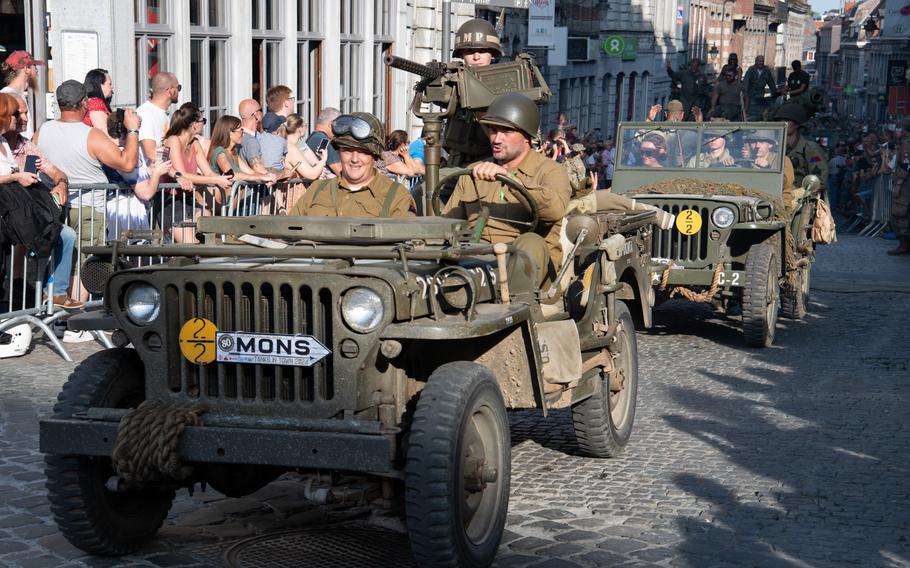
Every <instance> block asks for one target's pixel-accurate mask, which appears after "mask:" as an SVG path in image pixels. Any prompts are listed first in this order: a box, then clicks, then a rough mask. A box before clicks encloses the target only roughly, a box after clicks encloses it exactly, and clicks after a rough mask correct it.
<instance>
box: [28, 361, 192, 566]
mask: <svg viewBox="0 0 910 568" xmlns="http://www.w3.org/2000/svg"><path fill="white" fill-rule="evenodd" d="M144 377H145V372H144V367H143V365H142V360H141V359H140V358H139V355H138V354H137V353H136V351H135V350H133V349H124V348H119V349H108V350H106V351H101V352H99V353H95V354H94V355H92V356H90V357H89V358H88V359H86V360H85V361H84V362H82V363H81V364H80V365H79V366H78V367H76V369H75V370H74V371H73V373H72V374H71V375H70V377H69V379H68V380H67V382H66V383H65V384H64V385H63V390H62V391H61V392H60V395H59V396H58V397H57V404H55V405H54V414H53V416H54V418H71V417H72V416H73V415H74V414H76V413H79V412H84V411H85V410H86V409H88V408H89V407H102V408H133V407H136V406H138V405H139V404H140V403H141V402H142V400H143V398H144V396H145V389H144ZM44 471H45V475H46V476H47V482H46V485H45V486H46V487H47V493H48V500H49V501H50V506H51V512H53V514H54V520H55V521H56V523H57V526H58V527H59V528H60V532H62V533H63V536H65V537H66V539H67V540H68V541H69V542H70V543H71V544H72V545H73V546H75V547H77V548H79V549H82V550H84V551H86V552H88V553H90V554H96V555H99V556H122V555H124V554H128V553H130V552H133V551H135V550H137V549H139V548H140V547H142V546H143V545H145V544H146V543H147V542H148V541H149V540H151V539H152V538H153V537H154V536H155V534H156V533H157V532H158V529H159V528H160V527H161V524H162V523H163V522H164V519H165V518H166V517H167V514H168V511H170V509H171V503H172V502H173V500H174V491H173V490H170V489H168V490H158V489H143V490H139V491H129V492H121V493H114V492H112V491H109V490H108V489H107V486H106V482H107V480H108V479H109V478H110V477H111V476H112V475H114V470H113V467H112V465H111V460H110V458H108V457H103V458H102V457H95V456H64V455H48V456H46V457H45V469H44Z"/></svg>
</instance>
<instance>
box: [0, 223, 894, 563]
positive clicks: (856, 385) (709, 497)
mask: <svg viewBox="0 0 910 568" xmlns="http://www.w3.org/2000/svg"><path fill="white" fill-rule="evenodd" d="M891 246H893V245H892V243H887V242H884V241H879V240H871V239H860V238H858V237H849V236H847V237H841V240H840V242H838V243H837V244H835V245H832V246H829V247H826V248H822V250H821V251H820V254H819V262H818V264H817V265H816V267H815V268H816V270H814V271H813V278H812V286H813V293H812V302H811V307H810V315H809V316H808V317H807V319H806V320H804V321H802V322H791V321H787V320H782V322H781V324H780V327H779V329H778V335H777V339H776V342H775V346H774V347H772V348H770V349H765V350H757V349H748V348H745V347H744V346H743V345H742V340H741V337H740V332H739V330H738V326H737V325H736V324H735V323H733V322H730V321H727V320H725V319H723V318H718V317H715V316H714V315H713V314H712V313H711V312H710V310H706V309H704V308H702V307H699V306H694V305H691V304H687V303H681V302H674V303H670V304H667V305H666V306H663V307H661V309H659V310H658V312H657V318H656V325H655V327H654V329H652V330H649V331H647V332H643V333H639V336H638V339H639V360H640V383H641V384H640V390H639V398H638V412H637V416H636V424H635V431H634V433H633V437H632V440H631V442H630V445H629V447H628V448H627V450H626V453H625V454H624V455H623V456H622V457H621V458H619V459H614V460H596V459H590V458H584V457H580V456H578V455H577V450H576V444H575V442H574V437H573V434H572V427H571V421H570V418H569V415H568V413H567V412H565V411H560V412H555V413H552V414H551V415H550V417H549V418H546V419H545V418H543V417H542V416H541V415H540V413H539V412H532V411H523V412H515V413H512V414H511V416H510V418H511V420H512V425H513V428H512V437H513V474H512V498H511V504H510V514H509V522H508V526H507V532H506V534H505V538H504V540H503V545H502V548H501V550H500V555H499V557H498V558H497V565H498V566H503V567H506V566H519V567H524V566H535V567H573V566H584V567H588V566H590V567H593V566H664V567H677V566H679V567H699V568H700V567H715V566H716V567H724V566H771V567H776V566H793V567H829V566H860V567H872V566H910V411H908V408H910V331H908V327H907V325H906V323H905V318H906V317H907V314H910V283H908V276H910V257H898V258H894V257H887V256H885V255H884V251H885V250H886V249H887V248H889V247H891ZM96 349H97V347H96V346H94V345H85V344H82V345H77V346H74V347H73V355H74V357H76V358H82V357H85V356H86V355H87V354H89V353H91V352H93V351H94V350H96ZM71 368H72V365H71V364H67V363H65V362H63V361H62V360H61V359H59V357H57V356H56V355H54V354H53V353H52V352H51V351H50V350H49V349H48V348H47V346H46V345H41V344H39V345H38V346H36V347H35V349H34V350H33V351H32V352H31V353H30V354H29V355H27V356H25V357H22V358H19V359H6V360H0V565H2V566H17V567H18V566H21V567H35V566H72V567H76V566H80V567H82V566H220V565H221V561H220V555H221V553H222V551H224V550H225V549H227V548H228V547H229V546H230V545H231V544H232V543H234V542H236V541H237V539H240V538H243V537H247V536H251V535H255V534H261V533H263V532H268V531H274V530H279V529H283V528H290V527H297V526H316V527H320V526H324V525H325V524H327V523H333V524H334V523H340V524H341V526H357V527H363V526H379V527H383V528H386V529H391V530H396V531H401V530H402V527H401V525H400V523H397V522H396V521H395V520H394V519H389V518H386V517H379V516H376V515H375V513H374V514H371V511H370V510H368V509H366V508H356V507H355V508H349V507H319V506H315V505H313V504H312V503H310V502H308V501H307V500H306V499H305V498H304V490H303V488H302V487H301V485H302V484H300V483H296V482H295V481H294V480H293V479H290V478H289V479H284V480H281V481H278V482H276V483H273V484H271V485H269V486H268V487H266V488H265V489H263V490H262V491H260V492H259V493H257V494H255V495H253V496H250V497H248V498H244V499H228V498H225V497H223V496H221V495H219V494H218V493H216V492H214V491H212V490H211V489H209V490H208V491H207V492H205V493H203V492H199V491H197V492H196V493H195V495H193V496H189V495H187V493H186V492H185V491H182V492H180V494H179V496H178V499H177V501H176V502H175V504H174V507H173V509H172V511H171V515H170V517H169V518H168V520H167V523H166V525H165V527H164V528H163V529H162V531H161V533H160V536H159V538H157V539H156V540H155V541H154V542H152V543H151V544H150V545H149V546H148V547H147V548H146V549H144V550H143V551H142V552H141V553H140V554H136V555H132V556H130V557H127V558H123V559H96V558H91V557H86V556H85V555H84V554H83V553H81V552H80V551H79V550H77V549H75V548H73V547H72V546H70V545H69V544H68V543H67V542H66V541H65V540H64V539H63V537H62V536H61V535H60V534H59V533H58V532H57V530H56V527H55V526H54V524H53V522H52V521H51V519H50V513H49V510H48V506H47V504H46V501H45V497H44V487H43V482H44V480H43V459H42V456H41V455H40V454H38V452H37V450H36V448H37V418H38V417H39V416H42V415H44V414H46V413H47V412H48V411H49V410H50V408H51V406H52V403H53V400H54V398H55V396H56V393H57V391H58V389H59V388H60V385H61V384H62V382H63V380H64V378H65V376H66V374H67V373H68V372H69V371H70V370H71ZM402 542H404V539H402ZM301 560H302V558H301Z"/></svg>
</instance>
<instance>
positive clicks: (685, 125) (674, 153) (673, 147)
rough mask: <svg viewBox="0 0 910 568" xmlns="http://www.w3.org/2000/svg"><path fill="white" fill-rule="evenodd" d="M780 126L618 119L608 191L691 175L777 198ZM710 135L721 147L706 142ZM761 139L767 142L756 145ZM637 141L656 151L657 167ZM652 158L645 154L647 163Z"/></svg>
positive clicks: (782, 143) (625, 190) (780, 173)
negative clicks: (611, 181) (627, 120)
mask: <svg viewBox="0 0 910 568" xmlns="http://www.w3.org/2000/svg"><path fill="white" fill-rule="evenodd" d="M786 129H787V126H786V123H783V122H707V123H704V122H703V123H694V122H664V123H654V122H627V123H621V124H620V125H619V129H618V136H617V147H616V161H615V166H614V172H613V191H616V192H617V193H624V194H636V193H640V192H639V191H638V188H640V187H641V186H644V185H648V184H653V183H660V182H665V181H670V180H674V179H685V180H692V179H695V180H704V181H710V182H715V183H731V184H739V185H742V186H744V187H745V188H746V189H749V190H753V191H759V192H761V193H764V194H766V195H768V196H769V197H772V198H775V199H780V198H781V195H782V188H783V172H784V160H783V157H784V154H783V153H782V152H780V149H782V148H784V147H785V145H786V132H787V130H786ZM716 140H723V141H724V142H723V145H722V147H721V148H718V145H717V144H714V143H713V142H712V141H716ZM763 141H765V142H766V143H767V144H768V145H770V147H768V146H765V145H762V144H761V142H763ZM643 144H644V145H645V148H644V150H645V151H646V153H648V154H650V155H651V156H652V157H653V156H655V155H657V156H658V160H657V161H658V163H660V166H659V167H647V165H646V164H645V159H644V157H643V154H642V145H643ZM712 144H714V146H713V148H712V147H711V145H712ZM654 149H656V150H657V152H654V151H653V150H654ZM718 150H720V152H718ZM712 151H713V152H712ZM724 152H726V154H724ZM765 152H769V154H764V153H765ZM747 154H748V157H747ZM759 154H761V155H759ZM767 155H770V156H771V159H770V160H768V162H767V166H766V167H762V166H765V163H763V160H762V159H761V158H762V157H765V156H767ZM654 163H655V161H654V160H653V159H651V158H649V161H648V164H654Z"/></svg>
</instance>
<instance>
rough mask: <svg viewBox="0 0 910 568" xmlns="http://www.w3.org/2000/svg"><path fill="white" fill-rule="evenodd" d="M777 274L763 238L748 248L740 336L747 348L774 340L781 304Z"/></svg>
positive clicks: (776, 264) (774, 254) (776, 265)
mask: <svg viewBox="0 0 910 568" xmlns="http://www.w3.org/2000/svg"><path fill="white" fill-rule="evenodd" d="M779 274H780V262H779V261H778V259H777V251H776V250H775V248H774V246H773V245H772V243H770V242H768V241H765V242H763V243H758V244H756V245H752V247H751V248H749V253H748V257H747V258H746V282H745V286H744V287H743V337H744V338H745V340H746V345H748V346H750V347H770V346H771V344H772V343H774V332H775V328H776V327H777V312H778V308H779V307H780V284H779V283H778V275H779Z"/></svg>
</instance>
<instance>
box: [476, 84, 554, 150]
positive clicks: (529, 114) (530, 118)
mask: <svg viewBox="0 0 910 568" xmlns="http://www.w3.org/2000/svg"><path fill="white" fill-rule="evenodd" d="M478 122H480V123H481V124H491V125H494V126H504V127H506V128H514V129H515V130H520V131H521V132H523V133H524V134H525V136H527V137H528V138H530V139H531V140H534V139H535V138H537V130H538V129H539V128H540V111H539V110H537V105H536V104H535V103H534V101H532V100H531V99H529V98H528V97H527V96H526V95H523V94H521V93H505V94H503V95H499V96H498V97H496V98H495V99H493V102H492V103H490V106H489V107H488V108H487V112H485V113H484V114H483V116H481V117H480V120H478Z"/></svg>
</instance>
